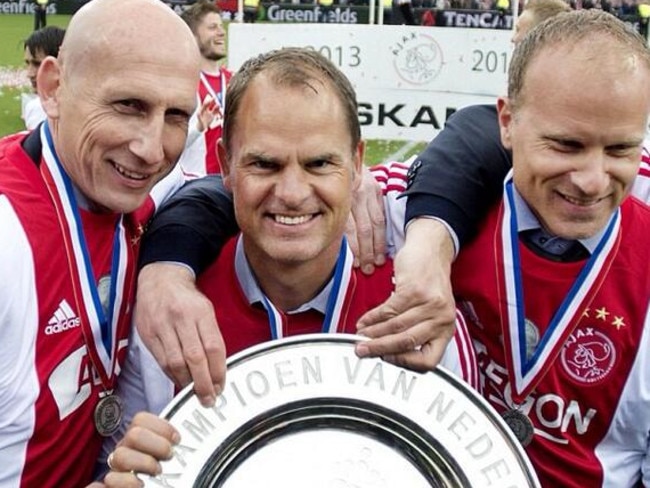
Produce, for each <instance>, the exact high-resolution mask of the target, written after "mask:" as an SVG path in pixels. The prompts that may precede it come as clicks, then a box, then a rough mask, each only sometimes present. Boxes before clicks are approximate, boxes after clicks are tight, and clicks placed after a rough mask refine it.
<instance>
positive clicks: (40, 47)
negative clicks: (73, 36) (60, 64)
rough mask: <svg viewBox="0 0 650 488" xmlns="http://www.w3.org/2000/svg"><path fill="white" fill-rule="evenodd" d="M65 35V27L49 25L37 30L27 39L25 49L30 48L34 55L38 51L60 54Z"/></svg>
mask: <svg viewBox="0 0 650 488" xmlns="http://www.w3.org/2000/svg"><path fill="white" fill-rule="evenodd" d="M64 35H65V29H61V28H60V27H56V26H54V25H48V26H47V27H43V28H42V29H38V30H35V31H34V32H32V33H31V34H30V36H29V37H28V38H27V39H25V49H29V52H30V53H31V54H32V56H35V55H36V53H37V52H38V51H42V52H43V54H45V55H46V56H58V54H59V48H60V47H61V44H63V37H64Z"/></svg>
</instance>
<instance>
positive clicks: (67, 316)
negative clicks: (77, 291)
mask: <svg viewBox="0 0 650 488" xmlns="http://www.w3.org/2000/svg"><path fill="white" fill-rule="evenodd" d="M79 325H81V320H79V317H77V315H76V314H75V313H74V312H73V311H72V308H70V305H69V304H68V302H67V301H66V300H65V299H63V300H61V303H59V306H58V307H57V309H56V312H54V315H52V317H51V318H50V320H48V322H47V326H46V327H45V334H46V335H52V334H59V333H61V332H65V331H66V330H68V329H74V328H75V327H79Z"/></svg>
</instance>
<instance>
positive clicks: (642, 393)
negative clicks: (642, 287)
mask: <svg viewBox="0 0 650 488" xmlns="http://www.w3.org/2000/svg"><path fill="white" fill-rule="evenodd" d="M648 350H650V303H649V304H648V305H647V311H646V316H645V321H644V328H643V334H642V335H641V340H640V342H639V346H638V349H637V355H636V358H635V360H634V364H633V365H632V369H631V371H630V373H629V375H628V377H627V381H626V382H625V387H624V388H623V392H622V394H621V397H620V398H619V400H618V403H617V406H616V411H615V412H614V415H613V417H612V421H611V423H610V427H609V430H608V432H607V433H606V434H605V437H604V438H603V440H602V441H601V442H600V443H599V444H598V446H597V447H596V449H595V454H596V457H597V458H598V460H599V461H600V463H601V464H602V466H603V488H617V487H620V486H637V484H638V481H639V480H638V477H639V476H641V477H642V478H641V479H642V481H643V486H650V354H647V351H648Z"/></svg>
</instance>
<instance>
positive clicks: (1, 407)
mask: <svg viewBox="0 0 650 488" xmlns="http://www.w3.org/2000/svg"><path fill="white" fill-rule="evenodd" d="M26 135H27V134H26V133H22V134H17V135H14V136H9V137H6V138H4V139H2V140H0V222H2V231H1V235H2V239H1V241H2V245H0V276H2V277H3V283H4V284H3V286H2V288H1V289H0V304H1V305H0V460H2V461H1V462H0V486H3V487H5V486H7V487H9V486H11V487H19V486H20V487H34V486H39V487H53V488H54V487H56V488H59V487H62V486H65V487H76V486H86V484H87V483H89V482H90V481H91V480H92V474H93V470H94V467H95V461H96V459H97V455H98V452H99V450H100V448H101V443H102V437H100V435H99V434H98V433H97V430H96V429H95V423H94V420H93V415H94V409H95V406H96V404H97V402H98V399H99V397H100V395H101V394H103V393H104V390H105V388H104V387H103V386H102V383H101V381H100V379H99V377H98V373H97V369H96V368H95V366H94V364H93V362H92V360H91V358H90V355H89V351H88V348H87V342H86V340H85V338H84V333H83V332H82V330H83V329H84V327H83V324H82V318H81V317H82V313H81V312H80V310H79V309H78V307H77V302H76V300H75V297H76V293H75V288H74V285H73V278H72V274H71V268H70V266H69V263H70V259H69V255H68V253H67V251H66V250H67V248H66V246H65V245H64V241H63V239H64V237H63V235H64V233H63V231H62V228H61V226H60V225H59V220H58V218H57V213H56V211H55V209H54V204H53V201H52V199H51V197H50V193H48V190H47V187H46V185H45V184H44V180H43V177H42V174H41V171H40V170H39V166H38V165H37V164H36V163H35V162H34V161H33V160H32V159H31V158H30V156H29V155H28V154H27V153H26V152H25V151H24V149H23V148H22V146H21V142H22V141H23V140H24V139H25V137H26ZM36 135H37V134H33V135H32V137H34V136H36ZM42 164H44V163H42V162H41V165H42ZM179 174H180V173H179ZM177 176H178V175H177ZM159 191H161V190H159ZM165 193H166V192H165V191H162V194H165ZM154 207H155V203H154V202H153V200H151V201H149V202H148V203H147V204H146V205H144V206H143V208H142V210H139V211H138V212H137V214H138V215H141V216H143V217H148V215H150V214H151V211H152V210H153V208H154ZM79 214H80V224H81V225H80V227H81V229H82V232H83V233H84V236H85V239H86V243H87V248H88V251H89V253H88V254H89V261H90V262H89V269H90V270H91V272H92V274H93V278H94V279H95V280H96V281H97V280H99V279H100V277H104V276H106V275H110V269H111V261H112V249H113V240H114V235H115V227H116V222H117V220H118V219H119V216H118V215H115V214H96V213H91V212H86V211H83V210H82V211H80V212H79ZM126 220H128V222H127V223H126V225H125V227H126V229H125V230H126V236H127V237H128V238H129V240H128V241H127V242H128V243H129V246H130V249H128V252H129V253H130V254H131V255H132V256H133V257H134V258H135V257H137V256H136V253H137V249H138V238H139V235H140V232H141V229H142V227H141V226H140V224H141V223H144V221H140V220H137V219H136V217H135V216H132V217H131V218H128V217H127V219H126ZM134 264H135V263H134ZM132 268H133V269H132V271H131V270H130V268H127V270H126V275H125V282H126V286H125V288H124V289H125V293H124V298H125V299H124V300H123V301H122V302H121V305H120V307H121V308H120V310H121V314H120V318H119V320H118V322H117V327H116V333H115V342H114V344H117V351H118V352H117V358H118V360H117V361H116V363H117V364H118V366H116V368H115V369H116V372H119V364H120V362H123V361H122V359H123V356H124V354H125V353H126V345H127V343H128V335H129V329H130V323H129V322H130V314H131V306H130V305H131V302H132V300H131V298H132V296H133V287H134V285H135V279H134V277H135V265H134V266H133V267H132ZM100 296H101V294H100Z"/></svg>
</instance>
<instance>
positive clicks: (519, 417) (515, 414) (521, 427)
mask: <svg viewBox="0 0 650 488" xmlns="http://www.w3.org/2000/svg"><path fill="white" fill-rule="evenodd" d="M502 416H503V420H505V421H506V424H507V425H508V427H510V430H512V432H513V434H515V437H516V438H517V439H518V440H519V442H520V443H521V445H522V446H524V447H526V446H527V445H528V444H530V442H531V441H532V440H533V436H534V435H535V428H534V427H533V423H532V422H531V421H530V419H529V418H528V417H527V416H526V415H524V414H523V413H521V412H520V411H519V410H514V409H513V410H508V411H507V412H505V413H504V414H503V415H502Z"/></svg>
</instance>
